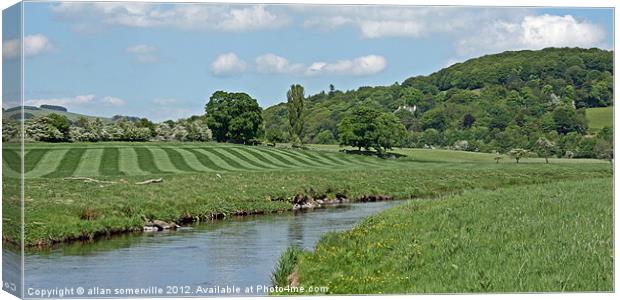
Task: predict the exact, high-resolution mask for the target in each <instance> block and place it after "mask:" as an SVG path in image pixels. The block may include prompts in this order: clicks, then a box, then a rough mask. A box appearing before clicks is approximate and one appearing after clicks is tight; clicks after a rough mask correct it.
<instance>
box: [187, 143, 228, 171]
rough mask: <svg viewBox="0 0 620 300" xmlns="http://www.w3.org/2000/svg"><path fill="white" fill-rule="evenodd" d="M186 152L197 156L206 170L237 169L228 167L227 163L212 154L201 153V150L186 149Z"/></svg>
mask: <svg viewBox="0 0 620 300" xmlns="http://www.w3.org/2000/svg"><path fill="white" fill-rule="evenodd" d="M185 150H187V151H189V152H191V153H193V154H194V155H195V156H196V159H197V160H198V161H199V162H200V163H201V164H202V165H203V166H204V167H206V168H209V169H212V170H215V171H233V170H234V169H235V168H233V167H231V166H228V165H227V164H226V162H223V161H221V160H219V159H217V158H214V157H213V156H212V155H211V154H208V153H205V152H202V151H200V149H194V148H185Z"/></svg>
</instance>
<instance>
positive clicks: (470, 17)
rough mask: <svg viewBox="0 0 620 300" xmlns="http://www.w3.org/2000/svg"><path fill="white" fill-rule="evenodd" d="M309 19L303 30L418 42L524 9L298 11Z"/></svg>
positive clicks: (371, 7)
mask: <svg viewBox="0 0 620 300" xmlns="http://www.w3.org/2000/svg"><path fill="white" fill-rule="evenodd" d="M301 10H303V11H305V12H306V13H309V14H310V15H311V16H310V17H308V18H307V19H306V20H305V21H304V26H305V27H306V28H315V29H320V30H333V29H336V28H339V27H343V26H351V27H354V28H357V29H359V31H360V34H361V36H362V37H363V38H384V37H410V38H421V37H427V36H431V35H432V34H435V33H454V32H456V31H460V30H475V29H476V28H477V24H480V23H482V22H484V21H486V20H493V19H497V18H514V17H518V16H520V15H522V14H523V13H524V12H525V11H526V10H524V9H515V8H511V9H493V8H488V9H486V8H464V7H420V6H394V5H392V6H381V7H378V6H374V5H369V6H335V7H334V6H330V7H321V6H317V7H311V8H310V9H303V8H302V9H301Z"/></svg>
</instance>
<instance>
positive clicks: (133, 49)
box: [125, 44, 160, 64]
mask: <svg viewBox="0 0 620 300" xmlns="http://www.w3.org/2000/svg"><path fill="white" fill-rule="evenodd" d="M125 51H126V52H127V53H130V54H133V55H134V56H135V59H136V61H138V62H139V63H141V64H152V63H157V62H159V61H160V59H159V56H157V54H156V53H157V51H159V49H158V48H157V47H153V46H149V45H145V44H138V45H133V46H129V47H127V49H125Z"/></svg>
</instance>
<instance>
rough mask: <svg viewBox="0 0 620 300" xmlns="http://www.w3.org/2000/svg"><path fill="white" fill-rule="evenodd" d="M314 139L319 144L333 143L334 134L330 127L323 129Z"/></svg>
mask: <svg viewBox="0 0 620 300" xmlns="http://www.w3.org/2000/svg"><path fill="white" fill-rule="evenodd" d="M314 141H315V142H316V143H317V144H325V145H327V144H333V143H334V134H333V133H332V132H331V131H330V130H328V129H323V130H321V132H319V133H318V134H317V135H316V136H315V137H314Z"/></svg>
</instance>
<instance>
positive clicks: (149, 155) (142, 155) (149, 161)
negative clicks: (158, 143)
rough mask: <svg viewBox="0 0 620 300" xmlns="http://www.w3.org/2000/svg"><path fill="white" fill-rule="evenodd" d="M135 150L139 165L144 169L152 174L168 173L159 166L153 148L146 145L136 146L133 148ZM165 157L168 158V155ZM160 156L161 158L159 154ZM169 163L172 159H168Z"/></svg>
mask: <svg viewBox="0 0 620 300" xmlns="http://www.w3.org/2000/svg"><path fill="white" fill-rule="evenodd" d="M133 150H134V151H136V154H137V155H138V166H139V167H140V169H141V170H142V171H145V172H149V173H151V174H162V173H167V172H166V171H164V170H162V169H160V168H159V164H157V162H156V161H155V155H154V154H153V152H152V151H151V149H149V148H146V147H135V148H133ZM162 152H163V151H162ZM165 154H166V153H165V152H164V155H165ZM165 157H166V159H167V157H168V156H167V155H165ZM158 158H161V157H160V155H159V154H158ZM168 163H170V161H168ZM170 165H172V164H170Z"/></svg>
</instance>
